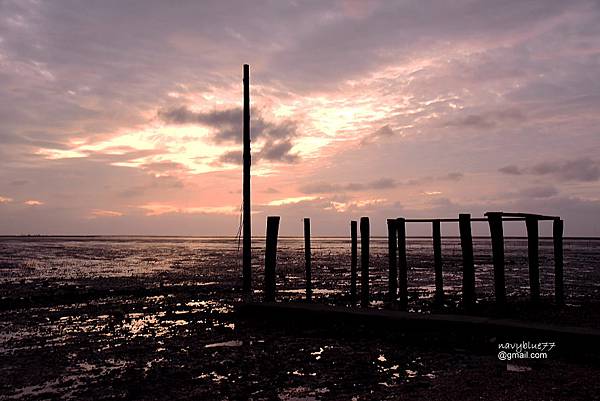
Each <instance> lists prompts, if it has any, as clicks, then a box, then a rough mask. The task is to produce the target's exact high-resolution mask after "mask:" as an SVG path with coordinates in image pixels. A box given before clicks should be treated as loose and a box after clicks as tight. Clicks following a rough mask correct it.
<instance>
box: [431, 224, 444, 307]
mask: <svg viewBox="0 0 600 401" xmlns="http://www.w3.org/2000/svg"><path fill="white" fill-rule="evenodd" d="M431 231H432V237H433V266H434V270H435V301H436V302H442V301H443V300H444V278H443V276H442V228H441V222H440V221H439V220H434V221H433V222H432V230H431Z"/></svg>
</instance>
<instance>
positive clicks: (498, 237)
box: [486, 212, 506, 305]
mask: <svg viewBox="0 0 600 401" xmlns="http://www.w3.org/2000/svg"><path fill="white" fill-rule="evenodd" d="M486 215H487V218H488V223H489V226H490V236H491V239H492V261H493V263H494V292H495V293H496V303H497V304H498V305H503V304H504V303H505V302H506V285H505V281H504V229H503V227H502V213H501V212H488V213H486Z"/></svg>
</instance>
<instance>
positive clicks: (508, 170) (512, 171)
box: [498, 164, 523, 175]
mask: <svg viewBox="0 0 600 401" xmlns="http://www.w3.org/2000/svg"><path fill="white" fill-rule="evenodd" d="M498 171H499V172H501V173H502V174H509V175H521V174H523V172H522V171H521V169H520V168H519V167H518V166H515V165H514V164H511V165H509V166H504V167H501V168H499V169H498Z"/></svg>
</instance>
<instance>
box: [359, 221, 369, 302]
mask: <svg viewBox="0 0 600 401" xmlns="http://www.w3.org/2000/svg"><path fill="white" fill-rule="evenodd" d="M370 231H371V229H370V227H369V218H368V217H361V218H360V272H361V275H360V306H362V307H363V308H366V307H368V306H369V240H370V235H371V234H370Z"/></svg>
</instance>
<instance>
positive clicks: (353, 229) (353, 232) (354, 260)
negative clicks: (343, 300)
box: [350, 220, 358, 305]
mask: <svg viewBox="0 0 600 401" xmlns="http://www.w3.org/2000/svg"><path fill="white" fill-rule="evenodd" d="M350 238H351V248H352V256H351V259H350V302H351V303H352V305H355V304H356V281H357V278H358V272H357V265H358V223H357V222H356V221H354V220H353V221H351V222H350Z"/></svg>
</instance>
